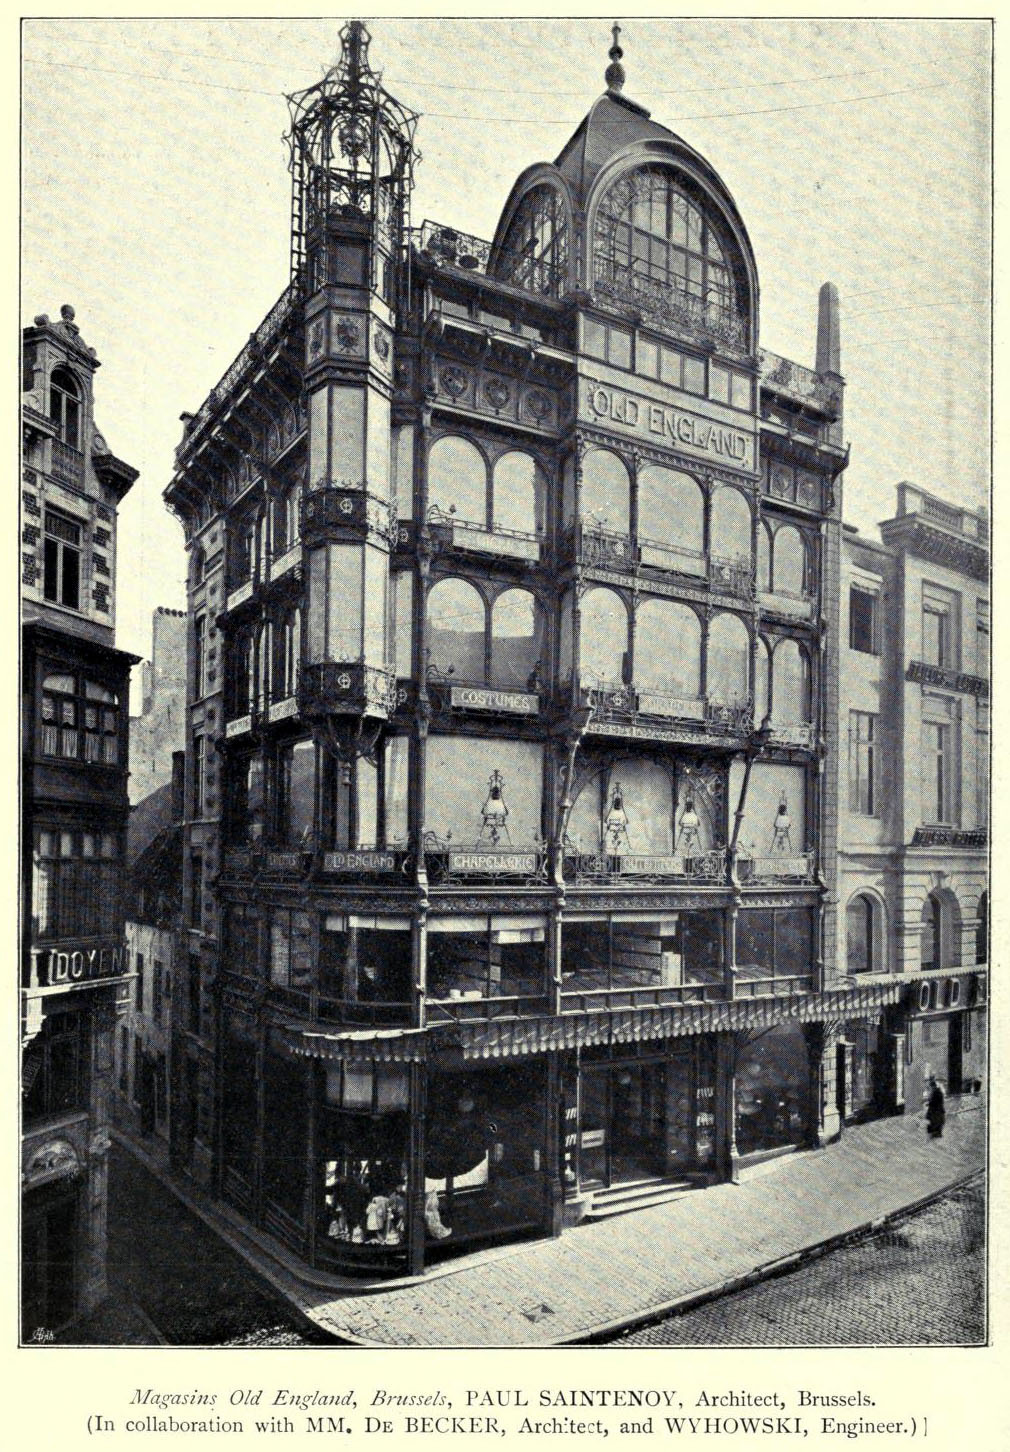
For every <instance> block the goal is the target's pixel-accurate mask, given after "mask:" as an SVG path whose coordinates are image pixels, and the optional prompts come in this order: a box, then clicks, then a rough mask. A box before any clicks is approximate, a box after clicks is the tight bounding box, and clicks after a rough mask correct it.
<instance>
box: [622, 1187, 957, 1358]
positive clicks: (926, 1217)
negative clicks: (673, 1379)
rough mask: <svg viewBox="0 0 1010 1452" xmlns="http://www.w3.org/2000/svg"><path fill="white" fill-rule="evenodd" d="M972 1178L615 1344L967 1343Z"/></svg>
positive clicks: (644, 1328)
mask: <svg viewBox="0 0 1010 1452" xmlns="http://www.w3.org/2000/svg"><path fill="white" fill-rule="evenodd" d="M984 1234H985V1195H984V1186H983V1182H982V1180H981V1179H979V1180H977V1181H975V1182H974V1183H973V1184H971V1185H967V1186H962V1187H961V1188H959V1189H956V1190H953V1191H951V1192H950V1193H949V1194H947V1195H944V1196H943V1197H942V1198H941V1199H940V1200H937V1201H936V1202H935V1203H934V1204H932V1205H929V1206H927V1207H926V1208H925V1209H924V1210H921V1211H919V1212H918V1213H917V1214H914V1215H909V1216H908V1217H907V1218H906V1219H904V1220H899V1221H896V1222H895V1223H894V1224H892V1225H890V1226H888V1227H887V1229H886V1230H883V1231H881V1232H880V1233H879V1234H877V1235H874V1236H872V1237H870V1238H868V1239H867V1240H865V1241H863V1242H862V1243H860V1244H858V1245H853V1246H849V1247H846V1248H844V1249H841V1250H836V1251H833V1252H831V1253H829V1254H827V1255H825V1256H824V1257H823V1258H822V1259H820V1260H816V1261H814V1262H812V1263H811V1264H809V1265H807V1266H805V1267H803V1268H802V1269H801V1270H797V1271H794V1272H792V1273H789V1274H786V1275H782V1276H778V1277H776V1278H775V1279H773V1280H769V1281H765V1282H764V1283H763V1284H761V1285H759V1286H755V1287H753V1288H752V1289H750V1290H746V1291H740V1292H738V1293H736V1294H735V1295H729V1296H724V1297H722V1298H720V1299H719V1300H717V1301H712V1302H710V1303H709V1304H708V1305H705V1306H699V1307H698V1308H697V1309H696V1310H694V1311H687V1312H685V1313H684V1314H683V1315H679V1316H671V1317H669V1318H667V1319H666V1320H664V1321H661V1322H659V1323H658V1324H656V1325H654V1326H646V1327H642V1328H640V1329H639V1330H637V1331H633V1332H627V1333H625V1334H624V1335H622V1336H620V1337H618V1338H617V1339H616V1340H615V1341H614V1342H613V1343H612V1344H614V1345H616V1346H698V1345H705V1346H711V1345H716V1346H731V1345H786V1346H815V1345H846V1346H854V1345H860V1344H867V1343H873V1344H875V1345H885V1346H893V1345H928V1344H935V1343H942V1344H947V1345H961V1346H964V1345H975V1344H978V1343H979V1342H981V1341H982V1340H983V1339H984V1335H985V1304H984V1295H985V1249H984Z"/></svg>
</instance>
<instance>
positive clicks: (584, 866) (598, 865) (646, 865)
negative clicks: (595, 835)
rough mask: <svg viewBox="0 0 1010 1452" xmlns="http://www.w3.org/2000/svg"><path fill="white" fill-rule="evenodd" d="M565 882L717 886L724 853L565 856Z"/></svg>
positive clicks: (723, 875)
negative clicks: (669, 883)
mask: <svg viewBox="0 0 1010 1452" xmlns="http://www.w3.org/2000/svg"><path fill="white" fill-rule="evenodd" d="M564 867H565V878H566V880H568V881H570V882H573V883H575V884H576V885H577V886H579V887H590V886H593V885H597V884H600V883H615V882H625V883H629V884H635V883H637V884H638V885H639V886H643V887H644V886H647V885H648V884H649V883H652V882H668V881H670V880H671V879H672V880H683V881H689V882H692V883H697V884H706V883H707V884H714V885H719V884H721V883H724V882H725V881H726V850H725V848H723V847H713V848H712V849H711V850H710V851H708V852H692V853H689V854H684V853H678V852H673V853H652V852H639V853H635V852H627V853H610V852H600V851H597V852H568V853H566V855H565V863H564Z"/></svg>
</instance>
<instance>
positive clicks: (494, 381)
mask: <svg viewBox="0 0 1010 1452" xmlns="http://www.w3.org/2000/svg"><path fill="white" fill-rule="evenodd" d="M510 396H511V395H510V394H509V391H508V389H507V388H506V386H505V384H504V383H503V382H502V381H501V379H500V378H489V379H488V381H487V382H486V383H485V385H484V397H485V398H486V399H487V401H488V403H489V404H490V405H491V407H492V408H494V409H499V408H504V407H505V405H506V404H507V403H508V401H509V398H510Z"/></svg>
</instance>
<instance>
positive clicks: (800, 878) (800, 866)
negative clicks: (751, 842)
mask: <svg viewBox="0 0 1010 1452" xmlns="http://www.w3.org/2000/svg"><path fill="white" fill-rule="evenodd" d="M815 870H816V854H815V853H814V852H779V853H772V854H770V855H768V856H764V857H745V856H743V855H741V856H740V857H739V858H738V859H737V876H738V878H739V879H740V881H741V882H742V883H743V884H744V885H745V886H748V885H750V884H752V883H757V882H760V883H770V882H812V881H813V880H814V873H815Z"/></svg>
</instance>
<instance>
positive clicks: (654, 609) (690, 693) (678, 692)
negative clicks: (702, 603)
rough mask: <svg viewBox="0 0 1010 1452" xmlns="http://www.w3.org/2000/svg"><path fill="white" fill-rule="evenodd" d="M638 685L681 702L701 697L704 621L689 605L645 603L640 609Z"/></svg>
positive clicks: (636, 649) (660, 602)
mask: <svg viewBox="0 0 1010 1452" xmlns="http://www.w3.org/2000/svg"><path fill="white" fill-rule="evenodd" d="M635 685H636V686H637V687H638V689H639V690H643V691H659V692H662V693H664V694H666V695H670V696H678V697H680V698H681V699H682V700H693V699H695V698H696V697H697V696H699V695H700V694H701V622H700V621H699V619H698V617H697V615H696V614H695V612H694V611H693V610H692V609H691V607H690V606H689V605H681V604H678V603H677V602H676V601H674V600H644V601H643V602H642V604H641V605H640V606H639V610H638V617H637V619H636V622H635Z"/></svg>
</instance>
